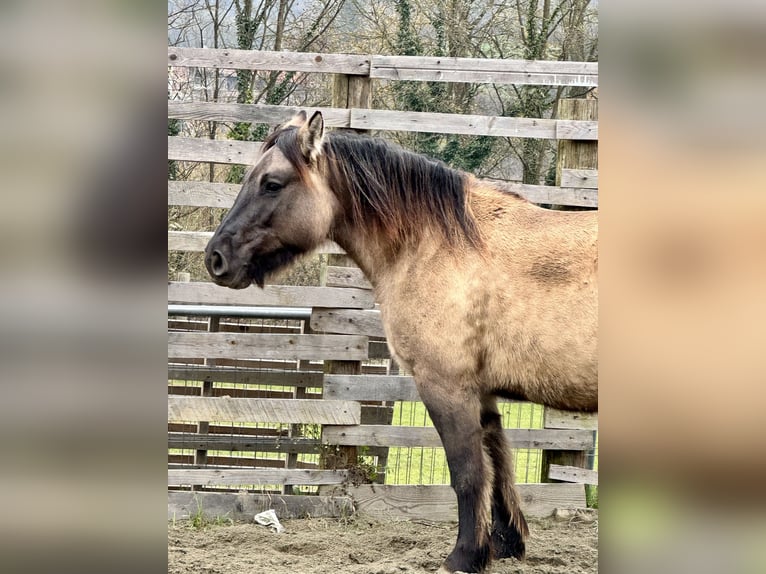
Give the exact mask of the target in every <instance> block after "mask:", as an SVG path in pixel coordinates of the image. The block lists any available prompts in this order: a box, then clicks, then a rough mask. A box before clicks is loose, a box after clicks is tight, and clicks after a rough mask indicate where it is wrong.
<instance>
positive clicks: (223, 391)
mask: <svg viewBox="0 0 766 574" xmlns="http://www.w3.org/2000/svg"><path fill="white" fill-rule="evenodd" d="M203 384H204V383H200V384H199V385H168V394H169V395H180V396H191V397H198V396H199V395H200V390H201V389H203V388H204V387H203ZM205 396H206V397H231V396H234V397H237V398H246V399H291V398H293V393H292V391H271V390H261V389H237V388H234V387H215V388H213V389H210V392H209V393H208V394H206V395H205ZM306 398H316V399H321V398H322V395H321V394H320V393H314V396H313V397H306Z"/></svg>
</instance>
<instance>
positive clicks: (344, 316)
mask: <svg viewBox="0 0 766 574" xmlns="http://www.w3.org/2000/svg"><path fill="white" fill-rule="evenodd" d="M311 329H312V330H313V331H319V332H324V333H339V334H343V335H367V336H369V337H385V336H386V332H385V331H384V329H383V323H382V322H381V320H380V311H377V310H375V309H363V310H359V309H314V310H313V311H312V312H311Z"/></svg>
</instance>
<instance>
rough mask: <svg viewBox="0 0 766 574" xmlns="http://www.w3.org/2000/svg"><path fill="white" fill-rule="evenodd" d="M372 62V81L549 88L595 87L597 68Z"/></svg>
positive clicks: (476, 61)
mask: <svg viewBox="0 0 766 574" xmlns="http://www.w3.org/2000/svg"><path fill="white" fill-rule="evenodd" d="M371 60H372V64H371V67H370V77H371V78H387V79H391V80H414V81H421V82H482V83H494V84H527V85H549V86H597V85H598V64H597V63H595V62H558V61H557V62H553V61H534V60H500V59H483V58H446V57H423V56H416V57H413V56H372V58H371Z"/></svg>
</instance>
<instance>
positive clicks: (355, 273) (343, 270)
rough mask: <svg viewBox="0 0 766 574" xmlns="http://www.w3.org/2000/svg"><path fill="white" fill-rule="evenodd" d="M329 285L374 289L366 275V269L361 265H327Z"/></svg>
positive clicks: (327, 282) (326, 283) (327, 283)
mask: <svg viewBox="0 0 766 574" xmlns="http://www.w3.org/2000/svg"><path fill="white" fill-rule="evenodd" d="M325 285H327V287H357V288H359V289H372V285H371V284H370V282H369V281H368V280H367V277H365V276H364V271H362V270H361V269H359V267H336V266H334V265H328V266H327V272H326V281H325Z"/></svg>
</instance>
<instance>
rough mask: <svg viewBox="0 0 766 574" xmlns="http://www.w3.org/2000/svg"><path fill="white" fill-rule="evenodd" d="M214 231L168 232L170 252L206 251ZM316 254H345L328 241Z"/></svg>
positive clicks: (317, 249)
mask: <svg viewBox="0 0 766 574" xmlns="http://www.w3.org/2000/svg"><path fill="white" fill-rule="evenodd" d="M211 237H213V232H212V231H168V251H205V246H206V245H207V243H208V241H210V238H211ZM314 253H345V251H343V249H341V248H340V247H339V246H338V245H337V244H336V243H334V242H332V241H328V242H326V243H324V244H322V245H320V246H319V247H317V248H316V249H315V250H314Z"/></svg>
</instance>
